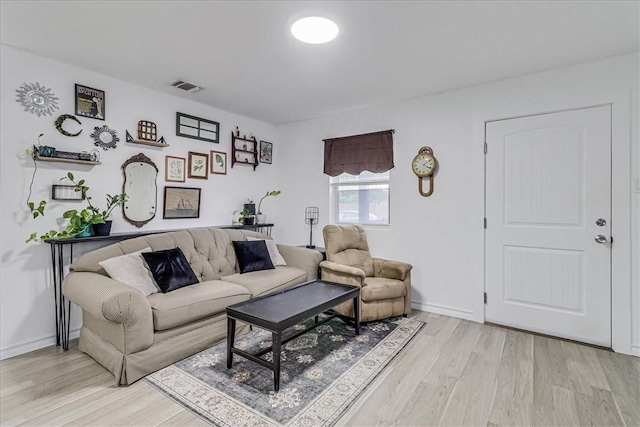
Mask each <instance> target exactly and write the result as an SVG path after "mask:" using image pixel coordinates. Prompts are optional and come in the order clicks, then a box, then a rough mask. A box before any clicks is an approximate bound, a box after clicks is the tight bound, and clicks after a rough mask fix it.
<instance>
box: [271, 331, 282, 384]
mask: <svg viewBox="0 0 640 427" xmlns="http://www.w3.org/2000/svg"><path fill="white" fill-rule="evenodd" d="M271 339H272V343H273V345H272V347H273V389H274V390H275V391H278V390H280V346H281V343H282V333H281V332H273V333H272V338H271Z"/></svg>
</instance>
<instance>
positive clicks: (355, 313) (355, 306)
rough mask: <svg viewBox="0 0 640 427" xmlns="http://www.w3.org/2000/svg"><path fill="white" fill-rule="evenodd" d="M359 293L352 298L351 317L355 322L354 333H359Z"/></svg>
mask: <svg viewBox="0 0 640 427" xmlns="http://www.w3.org/2000/svg"><path fill="white" fill-rule="evenodd" d="M359 300H360V295H358V296H357V297H355V298H354V299H353V317H354V318H355V319H354V320H355V322H356V335H360V301H359Z"/></svg>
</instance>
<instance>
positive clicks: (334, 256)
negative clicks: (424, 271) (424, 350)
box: [320, 224, 413, 322]
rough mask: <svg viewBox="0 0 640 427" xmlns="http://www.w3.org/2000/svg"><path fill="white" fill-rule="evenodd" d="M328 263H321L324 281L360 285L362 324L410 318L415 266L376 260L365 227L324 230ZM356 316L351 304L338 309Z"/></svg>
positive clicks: (342, 226) (340, 306) (330, 226)
mask: <svg viewBox="0 0 640 427" xmlns="http://www.w3.org/2000/svg"><path fill="white" fill-rule="evenodd" d="M322 234H323V235H324V244H325V249H326V253H327V261H323V262H321V263H320V267H321V268H322V279H323V280H328V281H331V282H338V283H345V284H348V285H356V286H360V287H361V289H360V321H362V322H368V321H371V320H378V319H385V318H387V317H391V316H400V315H404V316H406V315H407V314H409V313H410V312H411V269H412V268H413V266H412V265H410V264H407V263H404V262H398V261H389V260H384V259H380V258H372V257H371V253H370V252H369V245H368V243H367V235H366V233H365V230H364V228H363V227H362V226H361V225H333V224H331V225H327V226H325V227H324V229H323V230H322ZM335 311H336V312H337V313H338V314H341V315H343V316H348V317H353V304H352V303H351V301H349V302H346V303H344V304H340V305H339V306H337V307H335Z"/></svg>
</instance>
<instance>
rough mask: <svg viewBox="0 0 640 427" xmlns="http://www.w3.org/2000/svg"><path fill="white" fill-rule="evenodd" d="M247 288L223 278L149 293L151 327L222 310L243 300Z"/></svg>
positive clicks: (247, 295)
mask: <svg viewBox="0 0 640 427" xmlns="http://www.w3.org/2000/svg"><path fill="white" fill-rule="evenodd" d="M250 297H251V295H250V293H249V291H248V290H247V289H245V288H243V287H242V286H239V285H236V284H234V283H228V282H223V281H222V280H211V281H208V282H200V283H196V284H195V285H191V286H187V287H184V288H180V289H176V290H175V291H173V292H169V293H166V294H162V293H157V294H153V295H150V296H149V297H148V300H149V303H150V304H151V310H152V312H153V327H154V329H155V330H157V331H162V330H165V329H170V328H173V327H176V326H180V325H185V324H187V323H190V322H193V321H196V320H198V319H202V318H204V317H208V316H212V315H214V314H216V313H220V312H223V311H224V310H225V308H226V307H227V306H229V305H231V304H235V303H238V302H242V301H246V300H248V299H249V298H250Z"/></svg>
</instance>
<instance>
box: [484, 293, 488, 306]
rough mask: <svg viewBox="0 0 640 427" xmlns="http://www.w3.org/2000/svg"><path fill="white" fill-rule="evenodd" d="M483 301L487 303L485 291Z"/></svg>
mask: <svg viewBox="0 0 640 427" xmlns="http://www.w3.org/2000/svg"><path fill="white" fill-rule="evenodd" d="M484 303H485V304H486V303H487V293H486V292H485V293H484Z"/></svg>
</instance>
